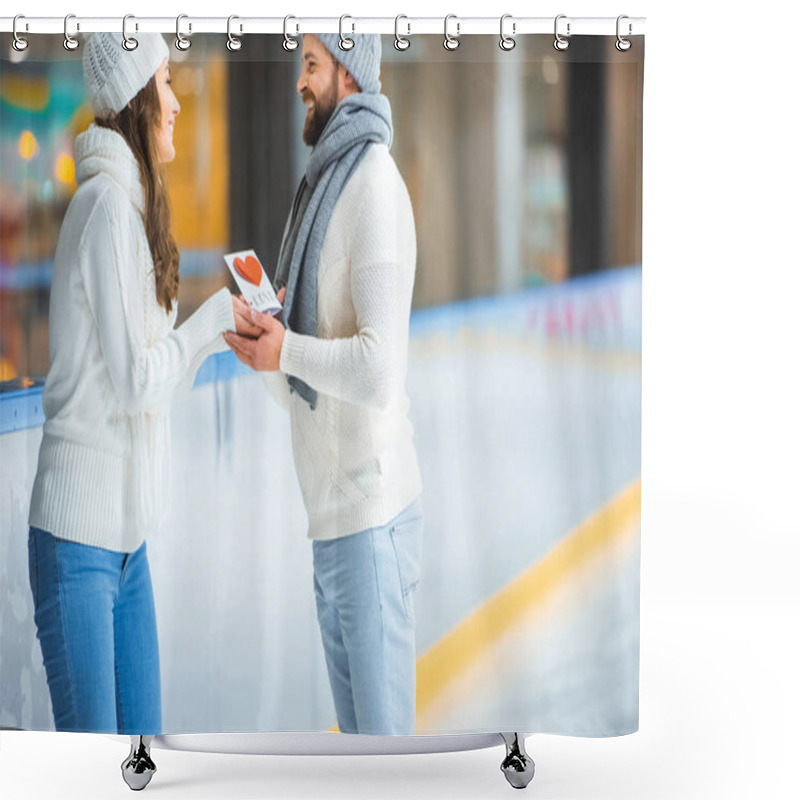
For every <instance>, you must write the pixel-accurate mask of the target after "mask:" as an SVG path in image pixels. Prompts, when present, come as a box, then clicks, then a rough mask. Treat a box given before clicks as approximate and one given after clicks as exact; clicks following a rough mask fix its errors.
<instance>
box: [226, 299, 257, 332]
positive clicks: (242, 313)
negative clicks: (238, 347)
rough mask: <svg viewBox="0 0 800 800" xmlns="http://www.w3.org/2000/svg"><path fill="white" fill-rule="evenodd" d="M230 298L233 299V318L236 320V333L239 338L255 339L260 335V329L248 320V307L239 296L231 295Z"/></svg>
mask: <svg viewBox="0 0 800 800" xmlns="http://www.w3.org/2000/svg"><path fill="white" fill-rule="evenodd" d="M231 297H232V299H233V317H234V319H235V320H236V333H238V334H239V336H247V337H248V338H250V339H257V338H258V337H259V335H260V334H261V328H259V327H258V326H257V325H254V324H253V322H252V320H251V319H250V306H249V305H247V303H246V302H245V301H244V300H243V299H242V298H241V297H240V296H239V295H231Z"/></svg>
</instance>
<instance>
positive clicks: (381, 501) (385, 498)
mask: <svg viewBox="0 0 800 800" xmlns="http://www.w3.org/2000/svg"><path fill="white" fill-rule="evenodd" d="M416 256H417V249H416V236H415V232H414V216H413V213H412V210H411V201H410V199H409V196H408V192H407V190H406V187H405V184H404V183H403V179H402V177H401V176H400V173H399V172H398V170H397V166H396V165H395V163H394V160H393V159H392V157H391V155H390V154H389V150H388V148H387V147H386V146H385V145H380V144H374V145H372V146H370V148H369V150H368V151H367V153H366V155H365V156H364V158H363V160H362V161H361V163H360V164H359V166H358V168H357V170H356V172H355V174H354V175H353V176H352V177H351V179H350V180H349V181H348V183H347V185H346V186H345V188H344V190H343V191H342V194H341V196H340V198H339V201H338V203H337V204H336V208H335V209H334V212H333V216H332V218H331V221H330V225H329V227H328V230H327V233H326V235H325V241H324V243H323V247H322V252H321V254H320V263H319V275H318V282H317V286H318V299H317V321H318V322H317V324H318V336H316V337H314V336H305V335H302V334H298V333H294V332H291V331H287V332H286V335H285V337H284V340H283V349H282V351H281V361H280V368H281V371H280V372H277V373H265V378H266V382H267V386H268V387H269V388H270V390H271V391H272V393H273V394H274V395H275V396H276V398H277V399H278V401H279V402H281V404H282V405H284V406H287V407H288V408H289V410H290V414H291V426H292V446H293V449H294V460H295V466H296V469H297V474H298V478H299V483H300V488H301V490H302V493H303V498H304V501H305V506H306V511H307V513H308V534H309V537H310V538H312V539H334V538H338V537H341V536H347V535H349V534H352V533H357V532H359V531H363V530H366V529H367V528H371V527H374V526H376V525H383V524H385V523H387V522H388V521H389V520H390V519H392V517H394V516H396V515H397V514H398V513H399V512H400V511H402V510H403V509H404V508H405V507H406V506H407V505H408V504H409V503H411V502H412V501H413V500H414V499H415V498H416V497H417V496H418V495H419V494H420V492H421V491H422V481H421V479H420V473H419V466H418V463H417V453H416V449H415V447H414V431H413V427H412V425H411V422H410V420H409V418H408V412H409V401H408V396H407V394H406V389H405V381H406V372H407V367H408V323H409V315H410V311H411V295H412V291H413V288H414V272H415V268H416ZM286 375H295V376H296V377H298V378H300V379H302V380H303V381H305V382H306V383H307V384H308V385H309V386H311V387H312V388H314V389H316V390H317V392H318V393H319V396H318V400H317V407H316V409H315V410H314V411H311V409H310V407H309V405H308V403H306V402H305V400H303V399H302V398H301V397H300V396H299V395H298V394H297V393H296V392H292V393H291V394H290V393H289V386H288V384H287V381H286Z"/></svg>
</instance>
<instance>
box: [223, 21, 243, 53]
mask: <svg viewBox="0 0 800 800" xmlns="http://www.w3.org/2000/svg"><path fill="white" fill-rule="evenodd" d="M235 19H239V17H237V16H236V14H231V15H230V16H229V17H228V41H227V43H226V45H225V46H226V47H227V48H228V50H230V51H231V53H235V52H236V51H237V50H241V49H242V40H241V39H239V38H238V37H236V36H234V35H233V34H232V33H231V22H233V21H234V20H235ZM241 30H242V26H241V25H240V26H239V31H240V32H241Z"/></svg>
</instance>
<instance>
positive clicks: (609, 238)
mask: <svg viewBox="0 0 800 800" xmlns="http://www.w3.org/2000/svg"><path fill="white" fill-rule="evenodd" d="M165 41H166V42H168V43H169V61H170V69H171V76H172V84H171V86H172V90H173V91H174V93H175V96H176V98H177V100H178V101H179V103H180V113H179V114H178V116H177V117H176V121H175V128H174V144H175V151H176V157H175V160H174V161H173V162H172V163H170V164H169V165H167V167H166V179H167V185H168V191H169V196H170V201H171V205H172V226H173V232H174V236H175V240H176V243H177V246H178V248H179V251H180V289H179V301H178V302H179V306H178V325H180V324H181V323H182V322H183V321H184V320H185V319H187V318H188V317H189V316H190V315H191V313H192V312H193V311H194V310H195V309H197V308H198V307H199V306H200V305H201V304H202V303H203V302H204V300H206V298H208V297H209V296H211V295H212V294H213V293H214V292H216V291H217V290H218V289H220V288H221V287H225V286H227V287H229V288H230V290H231V291H232V292H233V293H239V292H240V291H241V284H240V283H237V277H236V275H235V270H231V269H229V268H228V266H227V265H226V263H225V260H224V258H223V256H225V255H226V254H231V253H244V252H245V251H248V252H249V251H253V253H254V255H255V256H256V257H257V259H258V261H259V262H260V264H261V265H262V266H263V269H264V271H265V273H266V277H267V279H268V280H269V281H274V280H275V278H276V275H277V273H278V269H279V263H280V254H281V249H282V243H283V242H284V238H285V232H286V230H287V219H289V218H290V216H291V215H292V212H293V201H294V198H295V192H296V190H297V187H298V185H299V183H300V181H301V179H302V178H303V176H304V174H306V168H307V165H308V162H309V158H310V154H311V148H310V147H309V146H307V145H306V144H305V143H304V129H305V127H306V119H307V115H308V114H309V111H308V107H307V105H306V104H304V102H303V98H302V97H301V94H302V92H301V93H298V85H299V83H301V82H302V71H303V69H304V61H303V46H302V44H303V43H302V42H301V46H299V47H298V48H297V49H296V50H294V51H287V50H286V49H284V48H283V47H282V46H281V44H282V42H283V41H284V40H283V37H281V36H275V35H260V36H246V37H244V38H243V44H242V47H241V48H240V49H239V50H235V51H231V50H229V49H228V48H226V46H225V45H226V37H225V36H224V35H220V34H195V35H193V36H192V42H191V47H190V48H189V49H188V50H185V51H183V50H180V49H178V48H177V47H175V45H174V38H173V37H165ZM615 41H616V39H615V38H614V37H613V36H573V37H572V38H571V40H570V42H569V47H568V48H567V49H564V50H559V49H558V48H554V46H553V36H552V35H551V36H545V35H530V36H524V37H523V36H520V37H518V38H517V40H516V45H515V46H514V48H513V49H510V50H508V51H506V50H503V49H501V48H499V47H498V38H497V36H488V35H486V36H481V35H476V36H469V37H463V39H462V40H461V42H460V45H459V46H458V48H457V49H455V50H452V51H451V50H448V49H446V48H444V47H442V38H441V37H434V36H418V37H413V36H412V37H411V46H410V47H408V48H407V49H405V50H400V49H397V48H395V47H393V42H394V39H393V37H391V36H384V37H383V42H382V48H381V54H380V81H381V89H380V92H381V94H382V95H383V96H384V97H385V98H386V102H387V105H388V107H389V108H390V111H391V123H392V135H391V141H390V144H389V146H388V155H387V164H388V165H390V166H391V165H392V163H393V165H394V166H395V167H396V170H397V175H398V180H399V183H398V184H397V185H400V186H402V187H403V189H404V190H405V191H407V196H408V199H409V201H410V209H411V211H412V213H413V225H412V230H413V234H414V239H413V246H414V248H415V259H414V260H413V263H414V264H415V272H414V273H413V294H412V295H411V308H410V312H409V313H408V314H406V315H405V317H404V318H403V319H402V321H401V322H402V324H401V325H400V327H399V332H398V333H397V335H398V336H399V338H400V340H401V341H402V342H403V346H404V347H405V348H406V349H407V357H406V358H405V361H403V360H402V359H401V360H400V362H398V363H401V366H402V369H401V370H400V374H399V375H397V376H396V378H397V381H398V384H396V385H399V386H400V394H399V395H398V396H399V397H401V398H403V397H405V398H406V399H407V406H403V407H402V408H401V412H400V417H401V418H402V419H403V420H405V422H404V423H403V424H407V427H406V428H402V431H406V432H408V431H411V432H412V433H411V434H408V436H407V439H408V440H409V441H412V442H413V452H414V454H415V459H416V464H417V465H418V473H419V482H420V485H421V487H422V488H421V494H419V497H420V501H421V507H422V509H423V512H422V514H423V524H422V538H421V542H422V544H421V550H420V551H419V553H418V556H419V558H418V563H412V562H413V558H411V560H410V561H404V556H403V554H402V553H399V552H395V553H394V559H395V560H394V561H391V560H390V561H389V564H390V565H394V568H396V569H398V570H399V572H400V574H399V580H400V583H401V589H402V591H403V601H404V606H403V608H402V611H403V612H404V614H405V620H406V623H408V624H410V625H411V626H412V635H413V639H414V644H415V658H416V682H415V686H413V687H412V688H413V694H414V698H415V699H414V702H413V706H414V712H415V714H414V717H415V718H414V727H413V731H414V732H415V733H416V734H418V735H431V734H456V733H475V732H485V731H495V732H496V731H507V730H514V731H525V732H529V733H535V732H547V733H558V734H567V735H575V736H593V737H597V736H614V735H621V734H627V733H631V732H633V731H635V730H637V728H638V686H639V543H640V498H641V477H640V475H641V461H640V450H641V436H640V432H641V352H642V340H641V330H642V327H641V321H642V319H641V298H642V267H641V210H642V209H641V187H642V169H641V164H642V81H643V66H644V42H643V38H642V37H635V39H634V46H633V47H631V48H630V49H629V50H628V51H620V50H619V49H617V48H616V47H615ZM0 47H1V48H2V62H0V175H1V176H2V181H1V182H0V193H1V196H0V294H1V297H0V379H1V380H2V383H0V412H2V416H1V417H0V471H1V473H2V480H1V481H0V674H2V696H1V697H0V725H2V727H6V728H17V729H26V730H52V729H53V728H54V718H53V712H52V703H51V696H50V693H49V690H48V684H47V677H46V674H45V668H44V666H43V657H42V651H41V648H40V642H39V640H38V638H37V629H36V625H35V623H34V605H33V597H32V591H31V582H30V575H29V560H28V558H29V554H28V535H29V510H30V504H31V493H32V487H33V482H34V477H35V474H36V470H37V459H38V454H39V447H40V444H41V441H42V436H43V430H42V426H43V423H44V421H45V415H44V411H43V407H42V399H43V390H44V382H45V379H46V376H47V374H48V369H49V366H50V364H49V349H48V341H49V333H48V332H49V315H50V314H52V308H51V307H50V289H51V281H52V277H53V270H54V254H55V249H56V243H57V241H58V236H59V233H60V231H61V227H62V222H63V219H64V215H65V213H66V209H67V207H68V205H69V203H70V201H71V199H72V198H73V196H74V194H75V192H76V189H77V183H76V161H75V158H76V156H75V151H74V142H75V138H76V136H78V135H79V134H80V133H81V132H82V131H84V130H86V129H87V127H88V126H89V124H90V123H91V122H92V110H91V106H90V105H89V103H88V101H87V89H86V85H85V82H84V76H83V70H82V63H81V57H82V50H83V48H84V47H85V42H84V41H83V40H82V43H81V47H79V48H77V49H76V50H74V51H72V52H68V51H66V50H65V49H64V48H63V47H62V37H59V36H38V37H35V38H34V37H31V43H30V46H29V47H28V49H27V50H26V51H25V52H18V51H16V50H15V49H14V48H13V47H11V37H10V35H6V34H3V36H2V38H0ZM334 51H335V48H334ZM333 55H334V56H336V55H339V56H341V58H342V63H344V60H345V58H346V56H345V55H344V54H343V53H337V52H333ZM353 69H356V68H355V67H354V68H353ZM364 158H367V156H364ZM354 174H355V175H356V176H357V172H356V173H354ZM352 180H356V177H354V178H352ZM343 191H346V188H345V190H343ZM388 191H389V189H387V192H388ZM383 199H384V198H383V194H382V192H381V191H377V193H376V199H375V205H376V206H378V205H379V204H380V203H381V202H383ZM369 211H370V208H367V209H365V211H364V212H363V213H369ZM333 214H334V217H333V221H332V222H331V223H330V224H331V225H337V224H339V222H340V220H339V218H337V217H336V216H335V214H336V212H335V210H334V212H333ZM345 229H347V226H346V225H345ZM386 235H387V238H391V237H392V236H394V233H392V232H388V233H387V234H386ZM344 236H345V239H346V236H347V234H346V233H345V234H344ZM348 246H349V245H348ZM354 246H355V245H354ZM341 257H342V258H345V259H346V258H350V257H351V255H350V251H343V253H342V255H341ZM341 275H342V276H343V277H341V278H339V279H337V280H340V281H344V282H345V283H344V284H343V283H341V282H340V283H339V285H336V283H331V284H328V285H326V284H325V282H324V281H322V280H321V282H320V284H319V287H318V288H319V298H318V302H319V303H320V304H323V303H324V302H325V298H326V293H327V297H331V296H334V297H339V296H341V297H345V298H348V297H350V291H351V287H349V285H347V283H346V282H347V281H348V280H349V278H350V276H349V273H348V272H347V270H346V269H345V270H343V271H342V272H341ZM239 278H241V275H239ZM320 307H322V305H321V306H320ZM394 308H395V307H394V306H391V305H389V306H387V309H389V310H392V309H394ZM326 313H328V312H327V311H326ZM318 324H320V325H321V326H325V325H328V326H329V327H328V328H327V329H326V330H327V331H328V332H327V333H325V334H320V338H324V337H327V338H329V339H330V338H336V336H341V337H344V336H349V335H352V331H350V332H342V331H339V332H338V333H331V332H330V331H331V330H335V325H334V324H333V323H332V322H331V320H328V319H325V318H321V319H320V320H319V321H318ZM309 335H312V336H313V334H309ZM276 374H277V375H280V373H276ZM346 377H347V376H342V380H343V381H344V380H345V379H346ZM334 383H335V381H334ZM393 385H394V384H393ZM312 388H316V389H318V392H319V395H320V396H321V397H322V402H320V403H319V405H318V408H317V409H316V410H315V411H313V412H308V411H305V410H303V412H302V413H306V414H311V415H312V416H311V420H312V422H311V424H312V426H313V425H316V426H319V428H322V427H324V426H325V425H327V424H333V423H331V419H332V416H333V415H335V414H344V415H347V414H351V413H353V414H355V412H354V411H353V409H358V408H359V407H360V406H359V401H358V399H357V398H356V399H353V398H345V399H344V400H342V401H341V402H339V403H338V404H336V405H334V404H331V403H327V402H326V400H325V395H326V391H328V390H327V389H326V388H325V387H313V386H312ZM330 391H334V390H333V389H331V390H330ZM334 393H335V392H334ZM295 401H296V397H295V398H293V400H292V402H295ZM403 402H405V401H403ZM319 410H322V412H323V414H322V415H321V416H322V420H320V419H319V416H320V415H319V414H318V411H319ZM293 413H297V414H299V413H300V412H293ZM387 413H389V412H386V410H385V409H379V410H377V411H375V412H374V414H373V416H372V417H371V419H373V427H372V428H370V431H371V433H370V434H369V436H374V435H376V434H375V431H378V432H380V430H381V428H380V425H381V424H382V423H380V420H382V419H385V418H386V417H383V416H381V415H382V414H387ZM313 414H317V417H313ZM326 415H330V416H326ZM337 419H338V418H337ZM375 420H378V422H377V423H375V422H374V421H375ZM170 424H171V435H170V436H171V438H170V442H171V466H170V470H169V475H170V478H169V489H170V494H171V502H170V507H169V517H168V522H167V524H165V525H164V526H163V528H162V529H161V531H160V532H159V533H158V535H157V536H152V537H149V538H148V540H147V552H148V556H149V561H150V570H151V573H152V584H153V593H154V601H155V610H156V618H157V636H158V648H159V653H160V681H161V697H162V730H163V732H164V733H212V732H213V733H219V732H256V731H258V732H263V731H329V730H336V729H337V725H338V722H339V719H338V717H337V710H336V707H335V703H334V689H333V688H332V680H333V679H332V677H331V674H330V673H329V667H330V664H329V663H328V660H327V659H326V650H325V645H324V643H323V636H324V633H323V629H324V625H322V624H321V620H320V612H319V608H318V597H317V592H315V573H314V569H315V567H314V557H315V556H314V553H315V551H316V550H317V549H321V548H320V547H318V542H319V541H323V540H320V539H316V538H315V539H313V541H312V540H310V539H309V533H310V531H311V533H312V535H313V525H312V524H311V521H310V512H309V510H308V508H307V502H308V497H307V486H304V485H303V484H302V481H303V480H304V479H305V478H304V477H303V476H304V475H305V472H304V470H305V469H306V465H305V464H304V463H302V457H301V458H300V461H301V463H298V442H297V436H298V435H299V434H298V431H300V432H301V433H302V430H301V429H300V428H297V427H293V418H292V417H291V416H290V414H288V413H287V412H286V410H285V409H284V408H283V407H282V406H281V404H280V403H279V402H277V401H276V399H275V397H274V396H273V394H272V393H271V392H270V391H269V390H268V388H267V386H266V381H265V378H264V376H263V375H262V374H259V373H258V372H256V371H254V370H253V369H252V368H251V367H250V366H247V365H246V364H245V363H243V362H242V361H241V360H240V359H238V358H237V357H236V354H235V353H234V352H233V351H232V350H230V349H225V350H224V351H222V352H218V353H215V354H213V355H211V356H209V357H208V358H207V359H206V360H205V361H204V363H203V365H202V366H201V367H200V370H199V372H198V373H197V376H196V379H195V381H194V386H193V388H192V389H191V390H189V391H186V392H185V393H184V394H182V395H181V396H179V397H177V398H176V399H175V401H174V403H173V405H172V407H171V411H170ZM303 430H305V431H306V435H309V436H311V437H312V439H313V436H314V435H315V434H314V433H313V431H315V430H316V428H313V427H312V428H311V429H308V428H306V429H303ZM308 430H311V431H312V433H311V434H309V433H308ZM398 430H401V429H398ZM319 435H320V439H319V440H316V439H315V440H314V441H312V442H311V444H310V445H309V446H308V447H309V452H314V453H315V452H318V448H319V447H321V446H323V445H321V444H320V441H322V437H323V434H322V433H320V434H319ZM341 435H342V436H343V437H345V439H346V442H344V439H343V442H344V444H346V445H348V446H349V445H352V443H353V441H354V440H355V438H357V437H358V436H359V435H360V434H359V432H358V431H353V430H350V431H349V433H347V434H341ZM392 435H395V434H392ZM396 435H397V436H400V433H397V434H396ZM403 435H406V434H405V433H404V434H403ZM364 436H365V437H366V436H367V434H364ZM348 437H349V438H348ZM293 439H294V441H293ZM368 445H369V443H366V444H364V447H365V448H366V449H367V450H369V446H368ZM382 446H383V447H385V450H381V451H380V452H378V453H377V455H376V456H375V458H374V459H373V461H369V460H368V459H367V460H365V462H364V465H363V470H364V474H366V473H369V472H370V470H372V471H373V472H375V474H376V475H379V474H384V473H385V474H391V475H394V474H396V465H395V464H393V463H392V457H391V456H388V457H386V458H383V455H384V454H385V453H390V454H391V453H392V452H394V451H393V450H392V449H391V448H392V441H391V437H389V438H388V439H387V441H386V442H384V444H383V445H382ZM344 449H346V447H345V448H344ZM329 457H330V458H331V459H332V466H331V468H330V469H331V472H330V473H328V474H327V475H326V476H325V478H324V479H323V481H328V482H331V483H332V481H333V478H332V475H333V472H335V469H336V460H337V458H344V456H343V455H342V451H335V450H334V451H331V453H329ZM365 458H366V457H365ZM403 463H404V464H406V463H410V462H409V461H408V460H406V461H404V462H403ZM370 474H371V473H370ZM373 477H374V476H373ZM364 480H365V481H366V480H367V479H366V478H365V479H364ZM401 482H402V481H401ZM338 489H339V490H340V491H342V492H344V493H345V494H346V493H347V490H348V489H349V490H351V491H355V492H356V493H357V492H359V491H366V492H368V491H370V490H369V489H364V488H363V486H362V485H360V484H359V483H358V480H356V481H355V483H354V484H353V486H348V487H345V488H342V487H341V486H339V487H338ZM393 489H394V486H392V487H389V489H388V490H387V491H393ZM317 490H318V491H320V492H325V493H327V492H329V491H332V490H331V489H330V486H328V485H327V484H326V485H323V486H322V487H321V488H320V487H318V489H317ZM398 491H399V490H398ZM412 494H414V497H413V498H411V499H416V494H415V493H413V492H412ZM326 496H327V495H326ZM387 514H388V512H387ZM385 516H386V518H381V519H377V518H375V519H371V520H370V521H368V522H365V523H364V525H363V529H370V530H372V529H377V528H380V527H381V526H383V525H384V524H385V523H389V522H390V519H389V516H387V515H385ZM391 516H394V514H391ZM356 530H361V529H359V528H357V529H356ZM51 533H53V534H54V535H56V536H57V532H56V531H52V532H51ZM346 533H347V535H348V536H349V535H350V534H354V533H355V532H354V531H353V530H350V529H348V530H347V531H346ZM327 541H328V540H324V542H325V543H327ZM386 541H389V540H388V539H387V540H386ZM392 542H394V539H392ZM342 552H344V551H342ZM342 557H343V558H344V556H342ZM345 567H347V565H345ZM395 577H397V576H395ZM364 613H371V611H367V612H364ZM390 671H391V670H390ZM376 691H378V692H379V693H380V691H381V688H380V687H377V689H376Z"/></svg>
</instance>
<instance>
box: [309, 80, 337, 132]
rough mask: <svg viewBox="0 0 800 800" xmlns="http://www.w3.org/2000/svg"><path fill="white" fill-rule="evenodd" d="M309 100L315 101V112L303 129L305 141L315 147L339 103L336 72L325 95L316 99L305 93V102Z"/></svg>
mask: <svg viewBox="0 0 800 800" xmlns="http://www.w3.org/2000/svg"><path fill="white" fill-rule="evenodd" d="M309 99H313V100H314V111H313V112H312V113H311V116H307V117H306V124H305V127H304V128H303V141H304V142H305V143H306V144H307V145H309V146H311V147H313V146H314V145H315V144H316V143H317V142H318V141H319V137H320V136H322V131H324V130H325V126H326V125H327V124H328V120H329V119H330V118H331V117H332V116H333V112H334V111H336V106H337V105H338V103H339V85H338V84H337V82H336V73H335V72H334V74H333V80H331V83H330V86H329V87H328V89H327V90H326V92H325V94H324V95H322V96H319V97H315V96H314V95H313V94H311V92H305V93H304V94H303V102H305V101H307V100H309Z"/></svg>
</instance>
